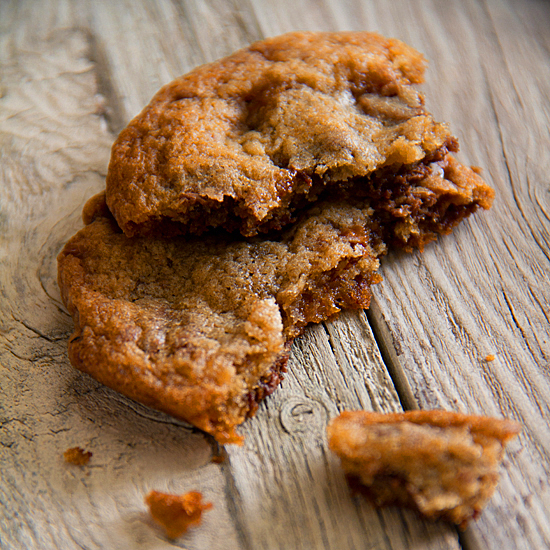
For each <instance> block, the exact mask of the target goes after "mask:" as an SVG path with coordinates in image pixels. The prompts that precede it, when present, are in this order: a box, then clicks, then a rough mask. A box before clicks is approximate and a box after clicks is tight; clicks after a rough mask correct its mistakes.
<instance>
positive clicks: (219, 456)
mask: <svg viewBox="0 0 550 550" xmlns="http://www.w3.org/2000/svg"><path fill="white" fill-rule="evenodd" d="M210 460H211V462H213V463H214V464H222V463H223V462H225V456H224V455H223V454H221V453H220V454H214V455H212V458H211V459H210Z"/></svg>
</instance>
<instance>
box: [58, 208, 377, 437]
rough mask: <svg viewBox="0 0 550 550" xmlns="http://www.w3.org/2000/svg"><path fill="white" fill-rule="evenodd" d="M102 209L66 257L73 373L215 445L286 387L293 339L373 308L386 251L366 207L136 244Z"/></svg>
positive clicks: (90, 212)
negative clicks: (262, 230) (248, 233)
mask: <svg viewBox="0 0 550 550" xmlns="http://www.w3.org/2000/svg"><path fill="white" fill-rule="evenodd" d="M107 213H108V210H106V209H105V208H104V201H102V200H101V198H98V197H94V198H93V199H91V200H90V202H89V204H88V205H87V206H86V207H85V209H84V218H85V220H86V221H87V222H88V223H89V224H88V225H87V226H86V227H85V228H84V229H82V230H81V231H80V232H79V233H77V234H76V235H75V236H74V237H73V238H72V239H71V240H70V241H69V242H68V243H67V245H66V246H65V248H64V249H63V251H62V252H61V253H60V255H59V257H58V268H59V277H58V280H59V287H60V289H61V293H62V297H63V300H64V302H65V304H66V305H67V308H68V309H69V311H70V313H71V315H72V316H73V319H74V322H75V332H74V334H73V336H72V337H71V339H70V342H69V358H70V360H71V362H72V363H73V365H75V366H76V367H77V368H79V369H81V370H83V371H84V372H87V373H89V374H91V375H92V376H94V377H95V378H96V379H98V380H99V381H101V382H102V383H104V384H106V385H107V386H110V387H111V388H113V389H115V390H117V391H119V392H121V393H123V394H125V395H127V396H129V397H131V398H133V399H136V400H137V401H140V402H142V403H144V404H146V405H149V406H152V407H154V408H157V409H160V410H162V411H165V412H167V413H169V414H172V415H174V416H176V417H179V418H182V419H184V420H186V421H188V422H190V423H191V424H194V425H195V426H197V427H198V428H200V429H202V430H205V431H206V432H209V433H210V434H212V435H213V436H214V437H215V438H216V439H217V440H218V441H219V442H220V443H228V442H239V440H240V438H239V436H238V435H237V433H236V432H235V427H236V426H237V425H238V424H240V423H241V422H243V421H244V419H245V418H246V417H247V416H248V415H250V414H252V413H253V412H254V411H255V409H256V408H257V403H258V401H259V400H261V399H263V398H264V397H265V396H266V395H268V394H269V393H271V392H272V391H273V389H274V388H275V386H276V385H277V384H278V383H279V381H280V379H281V376H282V375H281V372H282V371H283V370H284V365H285V363H286V359H287V357H288V348H289V346H290V342H291V341H292V339H293V338H294V337H295V336H297V335H298V334H300V333H301V331H302V330H303V328H304V327H305V326H306V325H307V324H308V323H311V322H319V321H322V320H324V319H327V318H329V317H331V316H333V315H335V314H336V313H337V312H339V311H340V309H342V308H365V307H368V305H369V301H370V298H371V289H370V286H371V284H373V283H376V282H378V281H379V280H380V276H379V275H378V274H377V273H376V270H377V268H378V256H380V254H382V253H383V252H384V247H383V245H382V244H381V243H380V242H379V241H378V239H377V238H375V237H374V236H373V234H371V232H370V230H369V225H370V218H369V213H370V211H369V209H368V208H366V207H365V208H363V209H360V208H353V207H350V206H349V205H348V204H318V205H316V206H315V207H313V208H312V209H310V210H309V211H308V212H307V215H305V216H304V218H303V220H301V221H299V222H297V223H296V224H295V225H293V226H292V228H291V229H289V230H288V231H286V232H285V233H283V234H282V235H280V236H279V238H278V239H277V240H252V241H246V240H243V239H242V238H239V239H233V240H232V239H231V238H230V237H229V236H228V235H220V234H218V235H212V236H208V237H204V238H201V239H198V238H188V237H187V238H186V237H172V238H166V237H157V238H153V237H142V238H132V239H130V238H128V237H126V236H125V235H124V233H122V232H121V231H120V229H119V228H118V226H117V224H116V222H115V221H114V219H112V217H106V215H107Z"/></svg>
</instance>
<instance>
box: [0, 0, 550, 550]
mask: <svg viewBox="0 0 550 550" xmlns="http://www.w3.org/2000/svg"><path fill="white" fill-rule="evenodd" d="M296 29H309V30H347V29H351V30H354V29H357V30H358V29H367V30H377V31H380V32H381V33H383V34H385V35H388V36H394V37H397V38H400V39H402V40H404V41H406V42H408V43H410V44H411V45H413V46H415V47H416V48H418V49H419V50H420V51H422V52H423V53H425V55H426V56H427V57H428V59H429V60H430V61H431V64H430V68H429V70H428V74H427V82H426V84H425V85H424V87H423V90H424V91H425V93H426V95H427V98H428V106H429V108H430V109H431V110H432V112H434V114H435V115H436V117H437V118H438V119H440V120H445V121H448V122H449V123H450V124H451V127H452V129H453V131H454V133H455V135H457V136H458V137H459V139H460V141H461V144H462V147H461V154H460V158H461V159H462V160H463V161H465V162H467V163H469V164H475V165H478V166H481V167H483V168H484V176H485V177H486V179H487V180H488V181H489V182H490V183H491V184H492V185H493V186H494V187H495V189H496V190H497V197H496V200H495V204H494V207H493V208H492V210H490V211H489V212H486V213H485V212H484V213H478V214H476V215H475V216H474V217H473V218H471V219H470V220H468V221H467V222H465V223H464V224H462V225H461V226H460V227H459V228H458V229H457V230H456V231H455V232H454V233H453V234H452V235H451V236H448V237H445V238H441V239H440V240H439V242H437V243H434V244H432V245H430V246H428V247H427V248H426V250H425V251H424V253H413V254H406V253H392V254H390V255H389V256H388V257H386V258H384V259H383V268H382V275H383V277H384V282H383V283H381V284H379V285H377V286H376V289H375V298H374V300H373V304H372V307H371V308H370V310H369V311H368V312H367V313H359V314H358V313H350V314H345V315H342V316H341V317H340V318H339V319H338V320H336V321H334V322H331V323H326V324H322V325H319V326H314V327H311V328H310V329H309V330H307V331H306V334H305V335H304V336H303V337H302V338H300V339H299V340H297V341H296V343H295V345H294V347H293V353H292V358H291V362H290V365H289V372H288V375H287V377H286V379H285V381H284V382H283V383H282V385H281V386H280V388H279V389H277V391H276V392H275V393H274V394H273V395H272V396H271V397H270V398H269V399H267V400H266V401H265V402H264V403H263V405H262V406H261V407H260V410H259V412H258V414H257V416H256V417H255V418H254V419H252V420H250V421H248V422H247V423H246V424H245V425H244V426H243V429H242V433H244V434H245V436H246V442H245V445H244V446H243V447H237V446H227V447H226V448H225V450H223V451H222V452H223V453H224V454H225V456H226V459H225V461H224V462H222V463H216V462H212V460H211V459H212V456H213V454H216V453H218V452H219V449H218V448H217V446H216V445H215V444H214V443H213V441H212V439H211V438H209V437H207V436H205V435H204V434H202V433H201V432H198V431H196V430H192V429H190V428H189V426H187V425H185V424H183V423H181V422H178V421H176V420H174V419H172V418H170V417H168V416H165V415H163V414H160V413H157V412H155V411H152V410H150V409H148V408H146V407H143V406H141V405H139V404H136V403H134V402H131V401H130V400H128V399H126V398H124V397H122V396H120V395H118V394H116V393H115V392H113V391H111V390H108V389H106V388H104V387H103V386H101V385H100V384H98V383H96V382H95V381H94V380H92V379H91V378H89V377H87V376H85V375H83V374H80V373H79V372H77V371H76V370H74V369H73V368H72V367H71V366H70V364H69V362H68V359H67V354H66V345H67V338H68V336H69V334H70V333H71V330H72V321H71V319H70V317H69V316H68V314H67V312H66V310H65V308H64V307H63V305H62V303H61V300H60V296H59V290H58V288H57V284H56V255H57V253H58V252H59V250H60V249H61V247H62V246H63V244H64V243H65V241H66V240H67V239H68V238H69V237H70V236H71V235H72V234H73V233H75V232H76V231H77V230H78V229H79V228H80V227H81V224H82V222H81V219H80V212H81V209H82V206H83V204H84V202H85V201H86V199H87V198H88V197H90V196H91V195H92V194H93V193H95V192H97V191H98V190H100V189H101V188H103V187H104V184H105V173H106V167H107V162H108V159H109V151H110V145H111V143H112V141H113V139H114V136H115V135H116V134H117V133H118V131H120V129H121V128H122V127H123V126H124V125H125V124H126V123H127V122H128V121H129V120H130V118H131V117H132V116H134V115H135V114H137V113H138V112H139V111H140V110H141V108H142V107H143V106H144V105H145V104H146V103H147V102H148V100H149V99H150V98H151V96H152V95H153V93H154V92H155V91H156V90H157V89H158V88H159V87H160V86H161V85H162V84H164V83H166V82H168V81H170V80H171V79H172V78H174V77H176V76H178V75H180V74H183V73H185V72H187V71H188V70H189V69H191V68H192V67H194V66H196V65H198V64H200V63H203V62H207V61H211V60H214V59H216V58H218V57H221V56H224V55H227V54H228V53H230V52H232V51H234V50H235V49H237V48H239V47H242V46H244V45H246V44H248V43H250V42H251V41H254V40H257V39H260V38H263V37H266V36H271V35H275V34H279V33H282V32H286V31H290V30H296ZM0 33H1V34H0V40H1V42H0V58H1V68H2V80H1V83H0V95H1V96H2V97H1V99H0V121H1V122H0V151H1V161H0V201H1V202H0V243H1V247H0V273H1V279H0V285H1V286H0V311H1V317H0V379H1V381H0V388H1V389H0V392H1V394H0V395H1V396H2V397H1V402H0V406H1V409H0V426H1V428H0V472H1V474H0V480H1V481H0V502H1V504H2V506H1V508H0V548H2V549H7V548H9V549H19V548H22V549H23V548H24V549H29V550H30V549H40V550H44V549H73V548H80V549H96V548H105V549H126V548H128V549H134V548H135V549H147V550H149V549H153V548H154V549H157V548H168V547H181V548H188V549H192V548H195V549H197V548H209V549H222V548H223V549H229V550H230V549H236V548H243V549H259V548H284V549H317V548H323V549H344V548H345V549H367V548H368V549H394V550H395V549H404V548H419V549H420V548H422V549H441V550H443V549H444V550H450V549H457V548H459V547H464V548H466V549H495V550H508V549H514V548H526V549H527V548H528V549H537V550H538V549H543V548H550V489H549V483H548V475H549V454H550V428H549V423H548V420H549V419H550V415H549V408H550V361H549V358H550V342H549V340H550V335H549V326H550V325H549V305H548V304H549V301H550V290H549V286H548V277H549V274H550V133H549V128H550V102H549V99H548V98H549V97H550V3H549V2H548V1H544V0H479V1H476V0H463V1H462V0H456V1H455V0H440V1H438V0H412V1H407V0H392V1H391V2H390V1H383V0H346V1H343V0H318V1H317V2H315V1H313V0H278V1H277V2H268V1H267V0H230V1H222V0H161V1H158V2H152V1H151V2H149V1H147V0H125V1H119V2H114V1H113V0H100V1H97V0H82V1H78V0H55V1H54V0H52V1H47V0H42V1H39V0H35V1H22V0H19V1H18V0H14V1H12V2H10V1H6V0H4V1H2V3H1V4H0ZM489 355H494V356H495V359H494V360H493V361H488V360H486V357H487V356H489ZM360 407H362V408H366V409H373V410H377V411H395V410H400V409H401V408H402V407H403V408H417V407H419V408H445V409H450V410H457V411H463V412H471V413H484V414H488V415H495V416H506V417H509V418H515V419H517V420H519V421H520V422H521V423H522V424H523V425H524V430H523V432H522V434H521V436H520V437H519V438H518V439H517V440H516V441H515V442H514V443H512V444H511V445H510V446H509V448H508V452H507V453H506V457H505V462H504V464H503V467H502V478H501V481H500V484H499V487H498V490H497V492H496V494H495V495H494V497H493V498H492V500H491V502H490V504H489V505H488V506H487V508H486V510H485V511H484V513H483V514H482V516H481V518H480V519H479V520H478V521H477V522H475V523H473V524H472V525H471V526H470V527H468V529H467V530H466V531H465V532H463V533H459V532H457V531H456V530H455V529H454V528H453V527H451V526H449V525H447V524H441V523H428V522H425V521H422V520H420V519H418V518H417V517H416V515H415V514H413V513H411V512H408V511H402V510H399V509H395V508H387V509H384V510H376V509H374V508H372V507H371V506H370V505H369V504H368V503H366V502H365V501H363V500H362V499H360V498H353V497H351V496H350V493H349V491H348V488H347V486H346V484H345V481H344V478H343V474H342V471H341V469H340V466H339V463H338V460H337V459H336V458H335V457H334V456H332V455H331V454H330V453H329V451H328V450H327V444H326V437H325V435H324V432H325V425H326V422H327V419H329V418H330V417H333V416H334V415H336V414H337V413H338V411H340V410H343V409H356V408H360ZM75 445H80V446H82V447H84V448H86V449H88V450H90V451H92V452H93V457H92V460H91V461H90V464H89V465H88V466H87V467H84V468H78V467H71V466H69V465H67V464H65V463H64V462H63V451H64V450H65V449H67V448H68V447H71V446H75ZM152 488H154V489H157V490H165V491H169V492H176V493H182V492H185V491H188V490H191V489H197V490H200V491H202V492H203V494H204V495H205V498H206V499H207V500H209V501H212V502H213V503H214V509H213V510H212V511H210V512H209V513H207V514H205V520H204V523H203V525H202V526H201V527H199V528H197V529H195V530H193V531H192V532H191V531H190V532H189V533H188V534H187V535H185V536H183V537H181V538H180V539H177V540H176V541H175V542H170V541H168V540H167V539H165V537H164V536H163V534H162V532H161V531H160V529H159V528H157V527H156V526H155V525H154V524H153V523H152V521H151V520H150V519H149V517H148V514H147V512H146V508H145V505H144V502H143V497H144V495H145V494H146V493H147V492H148V491H149V490H150V489H152Z"/></svg>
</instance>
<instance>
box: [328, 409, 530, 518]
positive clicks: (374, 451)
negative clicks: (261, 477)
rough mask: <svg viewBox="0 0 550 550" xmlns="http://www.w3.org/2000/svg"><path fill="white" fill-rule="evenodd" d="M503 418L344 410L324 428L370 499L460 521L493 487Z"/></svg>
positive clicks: (510, 430) (513, 426)
mask: <svg viewBox="0 0 550 550" xmlns="http://www.w3.org/2000/svg"><path fill="white" fill-rule="evenodd" d="M520 430H521V427H520V425H519V424H518V423H517V422H515V421H511V420H504V419H497V418H487V417H484V416H474V415H464V414H458V413H454V412H447V411H441V410H436V411H409V412H405V413H392V414H381V413H374V412H367V411H350V412H344V413H342V414H341V415H340V416H338V417H336V418H334V419H333V420H332V421H331V422H330V423H329V426H328V428H327V433H328V439H329V446H330V448H331V450H332V451H334V452H335V453H336V454H337V455H338V456H339V457H340V460H341V462H342V467H343V469H344V471H345V472H346V474H347V475H348V479H349V480H350V482H351V484H352V485H353V486H355V487H356V488H358V489H359V490H360V491H361V492H364V493H365V494H366V495H367V496H368V497H369V498H370V499H371V500H372V501H373V502H374V503H375V504H376V505H378V506H382V505H388V504H400V505H404V506H408V507H413V508H416V509H417V510H418V511H419V512H420V513H421V514H422V515H423V516H425V517H427V518H430V519H438V518H442V519H445V520H448V521H451V522H453V523H456V524H458V525H460V526H461V527H465V526H466V525H467V523H468V522H469V520H471V519H475V518H476V517H477V516H478V515H479V514H480V512H481V510H482V508H483V507H484V506H485V504H486V503H487V501H488V500H489V498H490V497H491V495H492V494H493V492H494V490H495V487H496V485H497V482H498V477H499V475H498V467H499V465H500V462H501V460H502V455H503V451H504V447H505V445H506V444H507V443H508V441H510V440H511V439H512V438H514V437H515V436H516V435H517V434H518V433H519V432H520Z"/></svg>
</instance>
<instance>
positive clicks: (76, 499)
mask: <svg viewBox="0 0 550 550" xmlns="http://www.w3.org/2000/svg"><path fill="white" fill-rule="evenodd" d="M29 5H30V3H29ZM29 5H27V6H22V5H21V4H19V5H15V6H13V5H12V6H11V9H22V14H24V15H25V16H27V15H28V17H25V18H24V19H20V17H22V15H21V13H20V14H19V15H18V16H17V17H16V18H15V19H13V18H12V17H13V15H12V14H13V13H14V12H13V11H11V10H10V9H8V6H3V8H4V9H3V11H2V15H1V16H0V20H2V22H3V24H4V25H5V27H7V28H8V29H13V31H14V32H10V33H9V34H3V35H2V39H1V40H2V43H1V46H0V52H1V53H0V55H1V56H2V59H1V63H2V68H3V74H2V96H3V97H2V98H1V99H0V121H1V122H0V128H1V134H0V148H1V155H2V163H1V173H0V212H1V220H2V231H1V233H0V245H1V251H2V254H1V256H0V273H1V288H2V292H1V294H0V310H1V311H2V316H1V325H0V344H1V345H0V378H1V383H0V388H1V389H0V392H1V395H2V397H1V400H0V405H1V413H0V414H1V417H0V425H1V429H0V469H1V471H2V474H1V482H0V502H1V505H2V506H1V507H2V513H1V514H0V547H1V548H6V549H8V548H9V549H17V548H26V549H33V548H36V549H49V548H51V549H57V548H152V547H155V548H159V547H169V546H171V544H169V543H168V541H166V540H165V539H164V536H163V535H162V533H161V531H160V530H159V529H158V528H157V527H155V526H154V525H152V522H151V520H150V519H149V517H148V515H147V513H146V508H145V505H144V502H143V497H144V495H145V494H146V493H147V492H148V491H149V490H150V489H151V488H155V489H158V490H168V491H171V492H178V493H179V492H184V491H186V490H191V489H198V490H201V491H203V492H204V494H205V495H207V497H208V498H209V499H211V500H213V501H215V502H216V507H215V509H214V510H212V511H211V512H210V513H209V514H208V515H207V516H206V518H205V522H204V527H205V528H204V529H202V530H196V531H195V532H193V533H191V534H189V536H188V537H187V539H186V542H188V543H189V544H190V546H191V547H195V548H204V547H208V548H238V547H240V542H239V537H238V533H237V531H236V528H235V526H234V522H233V520H232V519H231V516H230V513H229V507H228V502H227V500H226V496H225V485H226V481H225V477H224V474H223V472H222V469H221V467H220V466H219V465H217V464H213V463H211V456H212V446H211V442H210V439H209V438H207V437H205V436H204V435H203V434H201V433H198V432H194V431H193V430H191V429H190V428H189V427H186V426H184V425H182V423H180V422H177V421H175V420H174V419H172V418H169V417H167V416H165V415H161V414H157V413H155V412H154V411H151V410H149V409H146V408H145V407H141V406H139V405H137V404H135V403H131V402H130V401H129V400H127V399H125V398H123V397H121V396H119V395H118V394H115V393H114V392H112V391H110V390H107V389H105V388H103V387H102V386H100V385H99V384H97V383H96V382H94V381H93V380H92V379H90V378H89V377H86V376H83V375H81V374H79V373H78V372H77V371H75V370H74V369H73V368H72V367H70V365H69V363H68V360H67V355H66V341H67V337H68V335H69V334H70V331H71V329H72V322H71V320H70V318H69V316H68V315H67V313H66V312H65V311H64V309H63V307H62V305H61V300H60V297H59V292H58V289H57V286H56V284H55V279H56V259H55V258H56V254H57V252H58V251H59V249H60V247H61V246H62V245H63V243H64V242H65V241H66V239H67V238H68V237H69V236H70V235H71V234H72V233H74V232H75V231H76V230H77V229H78V228H79V227H81V224H82V222H81V220H80V211H81V208H82V205H83V203H84V202H85V200H87V198H89V196H91V195H92V194H93V193H95V192H97V191H98V190H100V189H101V188H102V187H103V186H104V177H105V172H106V166H107V161H108V158H109V150H110V145H111V142H112V139H113V136H112V135H111V134H110V133H109V132H108V131H107V130H106V122H105V119H104V117H103V106H102V104H103V101H102V98H101V97H100V96H99V95H98V94H97V85H96V74H95V70H94V64H93V63H92V62H91V61H90V39H89V35H88V34H87V33H86V32H83V31H81V30H78V29H75V28H74V27H76V25H75V24H74V23H75V21H73V20H71V19H70V17H69V18H68V19H66V18H64V17H63V16H64V15H65V13H63V12H62V13H59V14H57V15H58V16H60V19H59V20H58V19H57V18H56V17H54V16H52V11H53V10H51V9H48V10H47V11H46V12H45V13H41V12H40V10H39V9H37V8H38V6H37V5H36V4H33V5H32V8H33V10H32V14H31V13H29V12H27V11H26V7H28V6H29ZM41 7H42V8H46V7H48V6H46V3H44V4H42V6H41ZM49 8H51V6H49ZM45 20H50V21H51V25H52V26H51V27H49V23H48V25H46V26H45V28H43V27H42V24H43V22H44V21H45ZM56 21H57V23H56ZM59 23H60V24H61V28H57V29H56V27H55V25H56V24H59ZM64 27H65V28H64ZM4 30H5V29H4ZM75 445H81V446H84V447H85V448H87V449H89V450H91V451H92V452H93V457H92V460H91V462H90V464H89V466H87V467H85V468H82V469H79V468H78V467H74V466H70V465H67V464H65V463H64V461H63V452H64V450H65V449H67V448H69V447H72V446H75ZM182 458H183V460H182Z"/></svg>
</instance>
